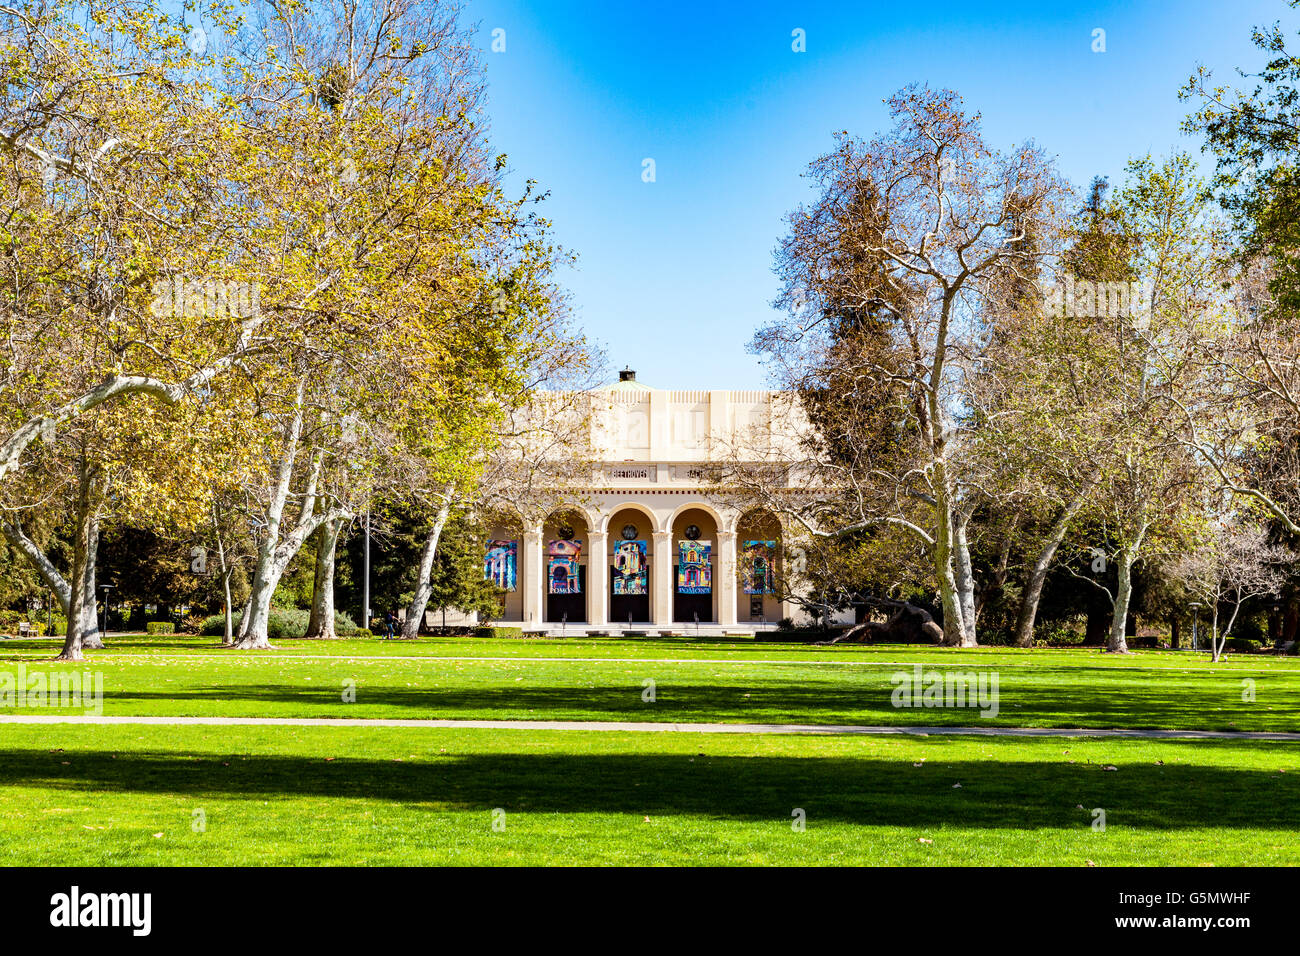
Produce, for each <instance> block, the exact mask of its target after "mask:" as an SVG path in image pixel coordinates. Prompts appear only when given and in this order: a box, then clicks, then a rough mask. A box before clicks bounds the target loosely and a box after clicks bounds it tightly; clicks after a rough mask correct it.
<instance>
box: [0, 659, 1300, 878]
mask: <svg viewBox="0 0 1300 956" xmlns="http://www.w3.org/2000/svg"><path fill="white" fill-rule="evenodd" d="M111 644H112V646H111V647H110V648H109V649H108V650H105V651H98V652H91V653H90V654H88V655H87V661H86V662H85V664H84V665H67V664H55V663H53V662H51V661H49V660H48V658H49V657H50V656H51V655H52V653H53V648H54V647H55V643H54V642H22V643H20V642H16V641H6V642H4V643H2V644H0V673H11V674H12V673H15V672H16V669H17V668H18V666H19V665H20V664H21V665H23V666H25V667H26V668H27V669H28V670H29V671H30V672H35V671H40V672H42V673H46V674H49V673H54V672H56V671H58V672H65V673H66V672H70V671H81V672H83V673H87V672H89V673H99V674H102V675H103V679H104V687H105V705H104V712H105V713H106V714H109V715H167V714H171V715H195V716H201V715H228V716H236V715H239V716H247V715H261V716H284V717H303V716H317V717H327V718H328V717H353V718H357V717H360V718H371V717H453V718H455V717H459V718H485V717H486V718H504V719H511V718H526V719H584V718H585V719H592V720H606V721H607V720H653V721H674V722H682V723H686V722H713V721H749V722H769V721H790V722H799V723H872V724H931V725H934V726H936V727H938V726H942V725H962V724H977V725H983V726H997V725H1031V726H1084V727H1114V726H1119V727H1172V728H1211V729H1240V730H1290V731H1300V715H1298V714H1297V710H1300V708H1297V707H1296V703H1297V701H1298V700H1300V662H1297V661H1296V660H1294V659H1276V658H1269V657H1236V658H1233V659H1231V660H1230V661H1229V662H1227V663H1226V664H1222V665H1217V666H1215V665H1210V664H1209V663H1208V661H1207V660H1206V659H1205V657H1204V656H1201V655H1198V656H1192V655H1190V654H1185V653H1184V654H1176V653H1168V652H1165V653H1161V652H1145V653H1135V654H1133V655H1130V656H1127V657H1114V656H1109V655H1103V654H1100V653H1098V652H1095V651H1032V652H1025V651H1008V650H993V649H979V650H973V651H952V650H945V649H938V648H916V647H898V646H894V647H869V648H863V647H807V646H798V645H787V646H782V645H768V644H755V643H753V642H749V641H743V640H736V641H731V642H722V641H692V640H685V639H669V640H626V641H624V640H615V639H604V640H601V639H583V640H574V639H569V640H515V641H483V640H476V639H459V640H456V639H447V640H436V641H435V640H422V641H419V642H416V643H414V644H408V643H401V642H385V641H380V640H369V641H346V642H343V641H340V642H330V643H322V642H303V641H296V642H283V644H282V645H281V649H280V650H278V651H271V652H258V653H247V652H239V651H222V650H220V649H219V648H217V647H215V646H214V645H213V642H212V641H211V639H193V638H129V639H125V638H118V639H116V640H114V641H112V642H111ZM914 663H921V664H923V665H925V666H926V667H935V668H939V669H943V670H955V669H960V670H975V671H977V672H985V671H996V672H997V673H998V675H999V690H1000V706H1001V713H1000V714H999V716H998V718H997V719H995V720H986V719H981V718H980V717H979V716H978V712H977V711H974V710H969V709H911V710H896V709H895V708H893V707H892V706H891V705H890V699H889V697H890V690H891V685H890V680H889V678H890V675H891V674H892V673H893V672H894V671H896V670H898V669H900V668H902V669H907V668H910V667H911V665H912V664H914ZM1244 678H1251V679H1253V680H1254V681H1255V694H1256V699H1255V701H1254V702H1253V703H1248V702H1244V701H1243V700H1242V680H1243V679H1244ZM646 679H653V680H654V681H655V682H656V692H657V700H656V701H655V702H654V703H646V702H643V701H642V691H643V685H642V682H643V681H644V680H646ZM348 681H351V682H354V683H355V689H356V702H355V703H349V704H345V703H344V702H343V700H342V696H343V694H342V691H343V689H344V688H345V686H347V684H346V682H348ZM4 712H5V709H4V708H0V713H4ZM9 712H12V708H10V709H9ZM32 712H33V713H37V712H49V711H48V710H42V711H37V710H33V711H32ZM1106 767H1113V768H1115V769H1113V770H1107V769H1104V768H1106ZM957 784H960V786H956V785H957ZM0 801H3V803H2V804H0V805H3V807H4V808H5V812H4V813H3V814H0V863H4V864H10V865H13V864H50V865H55V864H59V865H63V864H67V865H72V864H89V865H97V864H105V865H118V864H121V865H128V864H130V865H155V864H157V865H163V864H199V865H204V864H280V865H295V864H296V865H315V864H360V863H371V864H381V863H388V864H424V863H428V864H437V863H460V864H540V863H593V864H620V863H626V864H658V863H663V864H697V863H699V864H705V863H707V864H728V863H740V864H770V863H778V864H890V865H922V864H948V865H999V864H1059V865H1080V866H1084V865H1087V864H1088V863H1089V862H1090V861H1091V862H1092V863H1096V864H1098V865H1102V866H1105V865H1134V864H1155V865H1163V864H1169V865H1173V864H1178V865H1202V864H1215V865H1244V864H1298V863H1300V836H1297V832H1298V831H1300V744H1296V743H1291V742H1276V743H1275V742H1255V741H1246V740H1224V741H1173V740H1161V741H1145V740H1119V739H1097V738H1092V739H1070V738H1043V739H1023V738H1000V739H997V738H978V737H969V736H966V737H961V736H956V737H919V738H917V737H888V736H886V737H870V736H844V735H826V736H776V735H770V736H765V735H717V734H696V733H690V732H680V733H659V734H645V733H626V732H594V731H593V732H588V731H569V732H561V731H531V730H473V729H442V728H384V727H344V726H335V727H330V726H319V727H315V726H314V727H256V726H231V727H210V726H130V725H71V724H64V725H44V726H32V725H14V724H7V725H6V724H0ZM498 808H499V809H500V810H502V811H504V818H503V819H504V824H505V827H504V829H503V830H494V829H493V811H494V810H496V809H498ZM796 808H800V809H802V810H803V811H805V813H806V818H807V827H806V830H805V831H804V832H795V831H794V830H793V829H792V828H791V821H792V816H791V814H792V812H793V811H794V810H795V809H796ZM1094 808H1100V809H1102V810H1104V811H1105V814H1106V824H1107V825H1106V829H1105V831H1104V832H1098V831H1095V830H1094V829H1093V826H1092V824H1093V813H1092V811H1093V809H1094ZM195 811H202V817H203V819H204V821H205V823H206V828H205V829H204V830H203V831H202V832H196V831H195V829H194V822H195V819H196V815H195Z"/></svg>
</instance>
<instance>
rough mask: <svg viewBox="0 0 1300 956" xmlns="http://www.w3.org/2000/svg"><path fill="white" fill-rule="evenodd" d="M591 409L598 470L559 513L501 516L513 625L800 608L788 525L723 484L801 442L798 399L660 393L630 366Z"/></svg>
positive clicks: (663, 624)
mask: <svg viewBox="0 0 1300 956" xmlns="http://www.w3.org/2000/svg"><path fill="white" fill-rule="evenodd" d="M588 407H589V414H588V415H587V417H586V418H587V420H586V422H585V424H584V426H583V427H584V428H589V435H588V441H589V445H590V448H591V449H592V458H593V461H592V467H591V470H590V475H589V477H587V476H586V475H585V473H584V476H583V477H581V478H580V480H579V481H578V482H577V486H575V487H573V488H572V489H570V490H571V492H572V493H571V495H569V496H568V497H567V498H566V499H565V501H566V503H565V504H563V505H562V506H559V507H557V508H556V509H555V510H554V511H552V512H551V513H550V514H547V515H545V516H544V517H541V516H537V515H534V516H533V517H532V518H523V517H519V516H516V515H505V516H502V517H501V519H500V520H499V521H497V522H496V523H495V524H493V525H492V527H491V530H490V537H491V540H490V541H489V542H488V548H487V554H486V557H485V563H484V573H485V576H487V577H489V578H491V579H492V580H494V581H496V582H497V583H498V584H499V585H500V586H501V587H502V588H503V589H504V590H505V592H506V597H505V605H504V609H503V614H502V616H501V621H500V622H501V623H502V624H505V625H508V626H509V625H514V626H520V627H522V628H523V629H524V630H525V631H526V632H564V633H582V632H584V631H597V632H605V633H620V632H629V631H631V632H645V633H692V634H693V633H735V634H744V633H754V632H755V631H758V630H764V629H770V628H773V627H775V625H776V623H777V622H778V621H779V620H780V619H781V618H783V617H797V616H798V615H797V613H796V611H795V607H794V606H793V605H791V604H790V603H789V602H787V601H783V600H781V598H780V595H779V594H778V593H777V582H778V581H780V580H781V579H782V574H781V572H782V570H783V566H784V562H785V561H786V560H787V559H788V555H787V554H786V550H785V546H784V541H783V539H784V534H783V531H782V528H781V525H780V522H779V521H778V520H777V519H776V517H775V516H774V515H772V514H771V513H769V512H765V511H761V510H746V509H745V508H744V507H743V506H741V505H737V504H736V503H735V500H736V496H735V495H734V494H728V493H727V492H726V490H725V489H724V488H722V487H721V486H720V485H719V484H718V469H719V466H720V464H721V463H723V462H727V461H733V462H734V461H743V460H746V459H747V458H753V459H755V460H763V459H764V458H765V457H767V455H768V453H769V452H771V451H773V450H778V451H780V450H782V449H786V450H788V449H789V448H790V446H791V444H792V443H793V442H794V441H795V434H796V431H797V426H798V421H797V419H796V418H795V415H796V414H797V413H796V412H795V410H794V408H793V406H792V404H791V403H790V402H789V401H788V399H787V397H786V396H785V395H784V394H783V393H780V392H769V391H670V390H661V389H655V388H651V387H649V386H647V385H645V384H644V383H641V382H638V381H637V380H636V374H635V373H634V372H632V371H631V370H625V371H623V372H622V373H620V379H619V381H618V382H617V383H615V384H613V385H610V386H607V387H605V388H602V389H597V390H595V391H594V392H592V393H590V404H589V406H588ZM744 449H751V451H749V452H746V451H745V450H744Z"/></svg>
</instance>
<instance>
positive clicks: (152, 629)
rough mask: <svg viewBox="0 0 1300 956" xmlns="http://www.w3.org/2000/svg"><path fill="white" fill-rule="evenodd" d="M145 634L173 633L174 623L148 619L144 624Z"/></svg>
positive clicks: (174, 629)
mask: <svg viewBox="0 0 1300 956" xmlns="http://www.w3.org/2000/svg"><path fill="white" fill-rule="evenodd" d="M144 632H145V633H146V634H175V633H176V625H175V624H173V623H172V622H171V621H150V622H149V623H148V624H146V625H145V626H144Z"/></svg>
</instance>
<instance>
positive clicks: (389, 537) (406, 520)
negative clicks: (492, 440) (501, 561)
mask: <svg viewBox="0 0 1300 956" xmlns="http://www.w3.org/2000/svg"><path fill="white" fill-rule="evenodd" d="M363 522H364V519H362V520H361V521H357V522H355V523H354V525H353V527H352V531H351V533H350V534H349V535H348V538H347V541H346V543H345V544H343V545H342V546H341V549H340V550H341V553H340V555H339V561H338V568H337V571H336V575H337V576H336V580H335V600H336V603H337V606H338V607H339V609H340V610H345V611H347V613H348V614H349V615H350V616H352V617H353V618H354V619H355V620H356V621H357V622H358V623H360V621H361V620H362V594H363V587H364V579H363V575H364V569H365V557H364V548H365V534H364V523H363ZM426 533H427V528H426V527H425V525H424V523H423V522H416V521H414V520H412V518H411V517H410V516H409V515H407V514H405V513H404V512H402V511H398V510H396V509H388V510H384V511H376V512H374V513H372V515H371V518H370V607H371V610H373V611H374V613H375V617H377V618H380V619H382V618H383V617H384V615H385V614H386V613H388V612H389V611H391V612H392V613H393V614H394V615H396V614H397V613H398V612H399V611H400V610H401V609H402V608H404V607H405V606H406V605H407V603H409V601H410V600H411V595H412V594H413V593H414V591H415V575H416V569H417V568H418V567H419V563H420V548H421V546H422V545H423V543H424V538H425V535H426ZM486 541H487V531H486V529H484V527H483V525H482V524H481V523H480V522H479V521H477V520H476V519H475V518H473V517H472V516H471V515H469V514H468V513H466V512H453V513H452V515H451V516H450V517H449V518H448V519H447V526H446V527H445V528H444V529H443V532H442V538H441V539H440V541H439V543H438V553H437V555H436V557H435V559H434V566H433V582H434V591H433V598H432V600H430V602H429V609H430V610H431V611H436V610H438V609H440V608H442V607H447V608H449V609H450V608H457V609H459V610H462V611H466V612H470V611H478V612H479V616H480V619H484V618H489V617H494V616H496V615H497V614H499V613H500V604H499V600H498V598H497V592H496V589H495V588H493V587H492V586H491V585H490V584H488V583H487V582H485V581H484V580H483V553H484V546H485V542H486ZM308 592H309V593H308V596H309V597H310V582H309V586H308ZM435 619H436V615H435Z"/></svg>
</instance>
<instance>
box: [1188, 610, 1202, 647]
mask: <svg viewBox="0 0 1300 956" xmlns="http://www.w3.org/2000/svg"><path fill="white" fill-rule="evenodd" d="M1187 606H1188V607H1190V608H1191V609H1192V650H1194V651H1195V650H1198V649H1199V645H1198V644H1197V643H1196V622H1197V621H1198V620H1199V619H1200V616H1201V612H1200V607H1201V603H1200V602H1199V601H1193V602H1192V603H1191V604H1189V605H1187Z"/></svg>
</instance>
